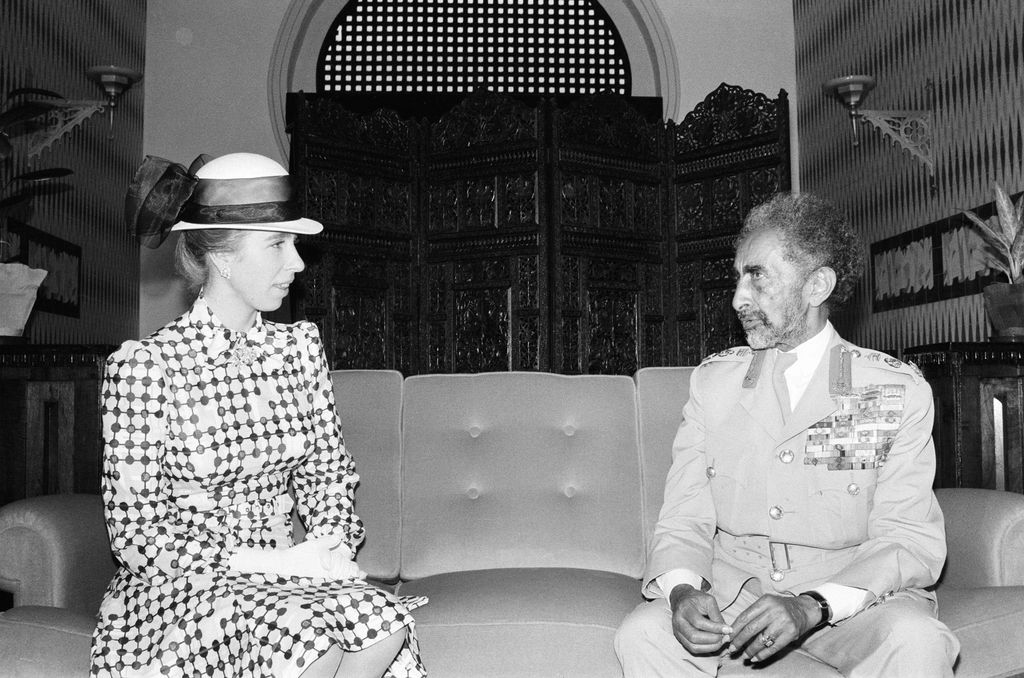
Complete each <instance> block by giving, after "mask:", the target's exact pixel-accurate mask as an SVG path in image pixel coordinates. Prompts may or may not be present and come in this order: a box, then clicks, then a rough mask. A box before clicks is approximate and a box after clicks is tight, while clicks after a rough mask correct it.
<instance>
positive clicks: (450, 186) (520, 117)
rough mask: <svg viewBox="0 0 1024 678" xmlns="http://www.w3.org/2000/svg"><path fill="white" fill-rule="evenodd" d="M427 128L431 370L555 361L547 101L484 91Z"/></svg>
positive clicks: (526, 366) (426, 305) (426, 309)
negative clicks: (534, 102)
mask: <svg viewBox="0 0 1024 678" xmlns="http://www.w3.org/2000/svg"><path fill="white" fill-rule="evenodd" d="M427 129H428V136H427V138H426V149H425V154H424V155H425V160H424V163H423V170H424V172H423V183H422V186H423V193H424V195H423V204H422V208H423V210H424V212H423V213H424V215H425V217H426V219H425V224H424V225H425V237H424V251H423V262H424V263H423V273H422V276H423V277H422V284H423V285H424V291H425V294H424V295H423V298H422V300H421V304H422V306H421V313H422V318H423V321H422V322H421V327H422V329H423V332H424V334H423V339H424V341H425V344H426V365H425V368H426V371H429V372H484V371H494V370H540V369H547V366H548V346H547V344H548V342H547V329H548V325H547V311H548V301H547V289H548V282H547V279H548V275H547V266H546V263H545V261H546V258H547V230H548V229H547V223H546V213H544V212H542V207H543V201H542V200H541V197H540V193H539V189H540V188H541V187H544V186H546V185H547V183H548V179H547V177H546V175H545V167H544V149H543V145H544V107H543V106H535V107H532V106H528V105H526V104H524V103H522V102H520V101H518V100H515V99H510V98H507V97H503V96H499V95H494V94H490V93H487V92H485V91H478V92H477V93H474V94H471V95H470V96H469V97H467V98H466V100H465V101H463V102H462V103H461V104H459V105H458V106H456V107H455V108H453V109H452V110H451V111H449V112H448V113H446V114H445V115H443V116H441V118H440V119H439V120H437V121H436V122H435V123H432V124H429V126H428V128H427Z"/></svg>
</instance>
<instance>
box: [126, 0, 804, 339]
mask: <svg viewBox="0 0 1024 678" xmlns="http://www.w3.org/2000/svg"><path fill="white" fill-rule="evenodd" d="M619 4H622V3H621V2H620V0H616V1H615V2H614V3H608V4H607V5H606V6H611V7H612V9H614V10H615V13H616V14H620V13H621V8H620V7H618V5H619ZM629 4H630V5H631V6H634V9H633V10H632V13H633V14H634V17H635V20H636V22H637V23H638V24H643V23H644V22H645V21H648V22H650V21H664V25H661V26H658V27H657V29H658V30H655V29H653V28H652V29H651V30H650V31H649V32H648V33H642V32H634V33H632V34H631V33H626V34H624V35H623V37H624V39H626V40H627V41H629V42H630V43H631V44H633V43H635V42H636V41H642V42H644V43H645V44H647V45H648V47H649V48H650V49H652V50H654V49H655V48H657V50H658V52H659V54H660V55H662V57H663V58H670V59H674V60H675V62H674V63H669V64H663V65H662V66H663V68H661V69H660V71H659V72H658V73H655V72H654V71H653V70H652V71H650V72H648V71H646V70H645V73H646V75H645V76H644V77H643V78H642V82H643V83H644V84H645V86H646V87H648V88H650V89H649V90H648V91H639V90H638V91H635V92H634V94H638V95H652V94H657V93H659V89H660V90H666V91H667V90H668V89H671V87H670V85H673V84H674V85H675V86H678V91H677V92H674V93H673V97H672V98H673V100H674V101H678V104H677V105H676V106H674V108H673V110H669V111H666V113H667V115H668V116H669V117H673V118H676V119H682V117H683V116H684V115H685V114H686V113H687V112H689V111H690V110H692V109H693V107H694V106H695V105H696V104H698V103H699V102H700V101H702V100H703V99H704V97H705V96H706V95H707V94H708V93H709V92H711V91H712V90H714V89H715V88H716V87H717V86H718V85H719V84H720V83H721V82H723V81H724V82H729V83H730V84H735V85H741V86H743V87H748V88H750V89H754V90H756V91H759V92H764V93H766V94H769V95H771V96H775V95H776V94H777V93H778V90H779V89H782V88H785V89H786V90H787V91H788V92H789V93H790V96H791V101H792V100H795V96H796V92H795V91H794V90H795V86H794V83H795V67H794V65H793V24H792V9H791V5H790V1H789V0H688V1H687V2H679V0H634V2H632V3H629ZM328 5H329V6H330V8H333V9H332V10H331V11H326V10H325V9H324V8H325V7H328ZM341 6H343V4H342V3H340V2H335V3H323V2H320V1H319V0H292V2H291V3H290V4H289V3H285V2H257V1H256V0H218V1H217V2H203V1H202V0H160V2H154V3H150V7H149V15H148V21H147V45H146V58H147V63H148V64H149V67H148V70H147V73H146V77H147V83H148V85H149V86H148V87H147V90H146V134H145V138H144V147H145V151H146V153H148V154H152V155H159V156H162V157H166V158H168V159H171V160H175V161H179V162H183V163H188V162H190V161H191V160H192V159H193V158H194V157H195V156H196V155H198V154H199V153H202V152H206V153H212V154H214V155H216V154H219V153H226V152H230V151H235V150H250V151H255V152H257V153H264V154H266V155H269V156H271V157H274V158H276V159H278V160H280V161H282V162H284V161H285V158H284V157H283V156H284V155H285V152H284V149H282V148H281V147H280V146H278V145H277V143H276V142H275V125H280V124H281V117H282V116H281V113H280V111H281V103H280V102H271V103H270V104H268V89H274V88H277V87H278V84H277V83H278V82H285V83H287V85H282V86H280V89H285V90H286V89H288V88H289V87H290V88H292V89H297V88H298V87H305V88H306V90H307V91H310V89H311V87H310V86H309V85H308V84H305V83H306V76H305V75H304V74H303V73H295V72H294V67H295V63H296V61H295V59H294V58H289V56H290V55H286V56H285V57H284V58H282V57H281V55H280V54H275V49H277V48H278V47H279V45H280V44H284V43H288V42H289V41H292V42H294V40H295V36H296V35H300V36H305V37H306V39H307V40H309V39H311V38H310V37H309V36H315V35H317V29H316V26H317V23H318V22H321V21H323V22H325V26H324V30H326V25H328V24H329V23H330V19H333V17H334V16H335V15H336V13H337V11H338V10H339V9H340V7H341ZM332 12H333V13H332ZM321 15H323V16H321ZM240 18H244V21H243V20H240ZM311 22H312V23H311ZM321 33H322V31H321ZM320 39H321V38H319V37H318V38H316V40H317V42H316V43H315V44H316V45H317V46H318V45H319V40H320ZM667 40H670V41H671V43H670V44H666V41H667ZM659 41H660V42H659ZM652 42H654V43H656V44H654V45H653V46H652V44H651V43H652ZM289 49H291V47H290V46H289ZM670 75H671V76H674V77H676V78H678V82H677V83H665V82H659V78H662V79H663V78H665V77H669V76H670ZM271 81H272V82H271ZM275 91H276V90H275ZM794 117H795V114H794ZM793 127H794V131H793V134H794V135H795V134H796V130H795V125H794V126H793ZM172 247H173V239H172V240H169V241H168V242H167V243H165V244H164V245H163V247H161V248H160V249H159V250H154V251H143V253H142V270H143V273H142V279H141V301H140V316H139V332H140V333H141V334H147V333H149V332H151V331H152V330H154V329H156V328H158V327H159V326H161V325H162V324H164V323H165V322H167V321H168V320H170V319H172V318H173V317H174V316H175V315H177V314H178V313H180V312H181V311H182V310H184V309H185V308H186V306H187V304H188V301H189V300H188V298H187V296H186V295H185V293H184V291H183V289H182V287H181V284H180V283H179V282H178V281H177V280H176V278H175V276H174V272H173V264H172V263H171V262H172V255H171V250H172Z"/></svg>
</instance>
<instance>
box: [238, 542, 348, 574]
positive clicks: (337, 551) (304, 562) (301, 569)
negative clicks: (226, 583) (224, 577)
mask: <svg viewBox="0 0 1024 678" xmlns="http://www.w3.org/2000/svg"><path fill="white" fill-rule="evenodd" d="M228 567H229V568H231V569H232V570H236V571H238V572H260V573H263V574H278V575H281V576H284V577H313V578H318V579H335V580H340V579H356V578H362V577H365V576H366V573H365V572H363V571H362V570H360V569H359V566H358V565H356V563H355V555H354V554H353V553H352V549H350V548H349V547H348V544H347V543H345V538H344V537H343V536H340V535H330V536H327V537H318V538H313V539H306V540H305V541H303V542H302V543H299V544H296V545H295V546H292V547H290V548H286V549H255V548H249V547H245V546H243V547H241V548H239V549H238V550H237V551H236V552H235V553H233V554H231V556H230V558H229V559H228Z"/></svg>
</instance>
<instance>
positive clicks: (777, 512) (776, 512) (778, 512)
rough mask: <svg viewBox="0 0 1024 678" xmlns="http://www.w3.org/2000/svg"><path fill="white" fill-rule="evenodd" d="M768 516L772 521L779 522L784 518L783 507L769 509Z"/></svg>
mask: <svg viewBox="0 0 1024 678" xmlns="http://www.w3.org/2000/svg"><path fill="white" fill-rule="evenodd" d="M768 516H769V517H770V518H771V519H772V520H779V519H780V518H782V507H781V506H773V507H771V508H770V509H768Z"/></svg>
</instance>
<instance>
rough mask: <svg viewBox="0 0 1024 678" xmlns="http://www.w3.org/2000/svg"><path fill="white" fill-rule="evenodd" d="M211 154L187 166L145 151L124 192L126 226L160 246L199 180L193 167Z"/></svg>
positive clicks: (149, 244) (144, 240)
mask: <svg viewBox="0 0 1024 678" xmlns="http://www.w3.org/2000/svg"><path fill="white" fill-rule="evenodd" d="M209 158H210V156H208V155H205V154H204V155H200V156H199V157H198V158H196V159H195V160H194V161H193V162H192V164H191V165H190V166H189V167H187V168H186V167H185V166H184V165H180V164H178V163H174V162H171V161H170V160H165V159H164V158H158V157H156V156H153V155H147V156H146V159H145V160H143V161H142V164H141V165H140V166H139V169H138V170H136V172H135V177H134V178H133V179H132V183H131V184H130V185H129V186H128V193H127V195H125V201H124V215H125V221H126V222H127V224H128V228H129V229H130V230H131V231H132V232H133V233H134V234H135V237H136V238H138V240H139V242H140V243H142V244H143V245H145V246H146V247H149V248H156V247H159V246H160V243H162V242H163V241H164V240H165V239H166V238H167V234H168V233H169V232H170V230H171V227H172V226H174V224H175V223H177V222H178V218H179V214H180V212H181V208H182V206H183V205H184V204H185V203H186V201H188V199H189V196H191V195H192V191H193V190H194V189H195V187H196V184H197V183H198V182H199V180H198V179H196V177H195V173H196V171H198V170H199V168H200V167H202V166H203V165H205V164H206V162H207V160H209Z"/></svg>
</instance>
